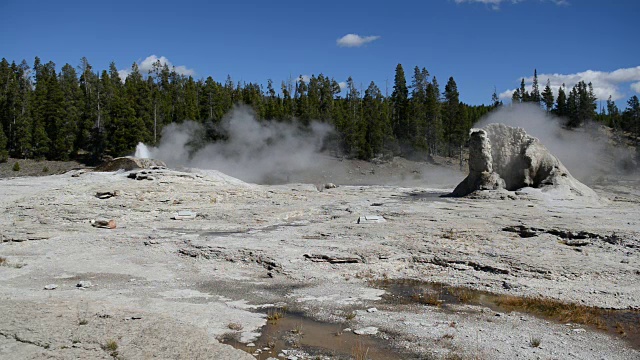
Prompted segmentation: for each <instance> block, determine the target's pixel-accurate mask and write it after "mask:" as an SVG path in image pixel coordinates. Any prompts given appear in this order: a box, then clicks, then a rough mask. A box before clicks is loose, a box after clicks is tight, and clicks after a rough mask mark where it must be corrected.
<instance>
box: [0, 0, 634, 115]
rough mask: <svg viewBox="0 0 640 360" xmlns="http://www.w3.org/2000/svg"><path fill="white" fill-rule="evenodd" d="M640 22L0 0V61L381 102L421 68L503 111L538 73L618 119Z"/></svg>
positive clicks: (452, 6)
mask: <svg viewBox="0 0 640 360" xmlns="http://www.w3.org/2000/svg"><path fill="white" fill-rule="evenodd" d="M639 18H640V1H635V0H608V1H603V0H564V1H563V0H431V1H402V0H396V1H380V2H376V1H347V0H343V1H333V0H325V1H316V2H313V1H301V0H298V1H242V0H237V1H224V2H210V1H189V0H183V1H164V0H158V1H153V2H150V1H134V0H129V1H120V0H114V1H87V0H85V1H75V0H70V1H59V2H54V1H33V0H1V1H0V57H5V58H6V59H7V60H9V61H12V60H15V61H16V62H20V61H21V60H22V59H27V61H28V62H29V63H30V64H31V63H33V59H34V57H35V56H39V57H40V58H41V59H42V60H43V61H45V62H46V61H49V60H52V61H54V62H55V63H56V64H57V69H58V70H59V69H60V68H61V67H62V65H64V64H65V63H70V64H72V65H74V66H77V65H78V64H79V62H80V58H81V57H83V56H86V57H87V58H88V59H89V62H90V63H91V64H92V65H93V67H94V69H106V68H107V67H108V65H109V62H111V61H115V62H116V65H117V66H118V69H122V70H126V69H129V68H130V67H131V65H132V63H133V62H134V61H135V62H138V63H139V64H141V65H143V64H146V63H148V62H150V61H149V60H152V59H154V58H149V57H150V56H156V57H157V58H161V59H163V61H165V60H166V61H169V62H170V63H171V64H172V65H174V66H176V67H177V69H178V70H179V71H181V72H183V73H185V74H193V75H194V77H195V78H201V77H206V76H209V75H210V76H212V77H213V78H214V79H216V80H218V81H224V80H225V79H226V76H227V74H229V75H231V77H232V78H233V80H234V81H245V82H259V83H263V84H266V81H267V79H269V78H271V79H273V80H274V83H275V84H276V85H279V84H280V82H281V81H282V80H285V79H288V78H289V77H290V76H291V77H293V78H296V77H298V76H299V75H311V74H316V75H317V74H319V73H323V74H325V75H328V76H330V77H334V78H335V79H336V80H337V81H340V82H342V81H345V80H346V79H347V77H348V76H352V77H353V78H354V80H355V82H356V83H357V84H362V87H363V88H366V87H367V86H368V84H369V83H370V82H371V81H375V82H376V84H377V85H378V86H379V87H380V89H381V90H382V92H383V93H384V92H385V87H386V84H387V82H388V89H389V90H388V91H389V93H391V91H392V86H393V77H394V69H395V66H396V65H397V64H398V63H401V64H402V65H403V67H404V69H405V72H406V74H407V81H408V82H410V76H411V74H412V69H413V67H414V66H416V65H417V66H420V67H426V68H427V70H429V72H430V73H431V74H432V75H435V76H436V77H437V78H438V80H439V82H440V84H441V89H444V84H445V83H446V81H447V79H448V78H449V76H453V77H454V79H455V80H456V82H457V84H458V89H459V91H460V95H461V100H462V101H464V102H467V103H471V104H481V103H489V102H490V99H491V94H492V92H493V90H494V86H495V87H496V89H497V91H498V93H503V92H504V96H505V97H510V96H508V92H510V91H512V90H513V89H514V88H515V87H517V86H518V85H519V79H520V78H523V77H531V76H532V74H533V69H534V68H537V70H538V73H539V74H540V82H541V84H542V85H544V83H545V82H546V79H547V78H550V79H551V80H552V85H554V87H557V86H558V85H559V84H561V83H562V82H565V83H567V85H569V86H571V85H572V84H573V83H575V82H577V81H579V80H582V79H585V80H587V81H592V82H593V83H594V86H595V88H596V94H597V95H598V97H599V98H600V99H601V100H606V98H607V97H608V95H613V98H614V99H617V102H618V104H619V105H620V106H621V107H624V104H625V103H626V100H627V99H628V98H629V96H631V95H634V94H638V93H640V46H639V43H638V41H639V39H640V35H638V34H639V33H640V31H638V25H637V23H638V19H639ZM348 34H355V35H357V36H353V35H352V36H349V37H347V38H345V39H344V40H345V41H343V42H339V41H338V40H339V39H341V38H343V37H344V36H345V35H348ZM366 40H368V41H366ZM361 42H362V43H361ZM341 45H342V46H341ZM344 45H360V46H351V47H349V46H344ZM145 59H147V61H146V62H145ZM616 70H618V71H617V72H616ZM530 80H531V79H528V81H530Z"/></svg>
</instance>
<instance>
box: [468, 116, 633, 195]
mask: <svg viewBox="0 0 640 360" xmlns="http://www.w3.org/2000/svg"><path fill="white" fill-rule="evenodd" d="M492 123H502V124H505V125H508V126H513V127H520V128H523V129H524V130H525V131H526V132H527V134H529V135H531V136H534V137H536V138H538V139H539V140H540V141H541V142H542V144H543V145H544V146H545V147H546V148H547V149H548V150H549V151H550V152H551V154H553V155H554V156H556V157H557V158H558V159H560V161H562V163H563V164H564V165H565V166H566V167H567V169H568V170H569V172H570V173H571V175H573V176H574V177H575V178H576V179H578V180H580V181H582V182H585V183H591V182H593V180H595V179H596V178H597V177H598V176H601V175H614V174H616V173H618V172H619V171H623V170H625V166H627V164H625V162H626V161H630V160H631V159H632V156H633V153H632V151H631V150H629V149H626V148H624V147H615V146H613V144H611V141H610V140H611V139H610V137H609V135H608V134H607V131H608V130H607V129H606V128H605V127H603V126H601V125H598V124H595V123H592V124H587V125H585V126H584V127H582V128H579V129H574V130H567V129H565V128H563V127H562V126H561V125H562V124H563V123H564V120H563V119H559V118H557V117H555V116H553V115H549V114H547V113H546V112H545V111H544V110H542V109H540V107H539V106H536V105H533V104H515V105H512V106H503V107H502V108H500V109H499V110H497V111H494V112H491V113H489V115H487V116H486V117H485V118H484V119H482V120H480V121H479V122H478V123H477V124H476V125H475V126H474V127H476V128H482V127H484V126H486V125H488V124H492Z"/></svg>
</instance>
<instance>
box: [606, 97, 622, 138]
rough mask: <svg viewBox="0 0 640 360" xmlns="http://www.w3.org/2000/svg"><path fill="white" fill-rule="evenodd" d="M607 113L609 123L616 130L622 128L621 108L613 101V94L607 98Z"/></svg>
mask: <svg viewBox="0 0 640 360" xmlns="http://www.w3.org/2000/svg"><path fill="white" fill-rule="evenodd" d="M607 115H608V124H607V125H609V126H610V127H611V128H613V130H614V131H617V130H620V120H619V117H620V109H618V106H617V105H616V102H615V101H613V99H612V98H611V95H609V98H608V99H607Z"/></svg>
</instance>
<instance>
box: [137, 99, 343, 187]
mask: <svg viewBox="0 0 640 360" xmlns="http://www.w3.org/2000/svg"><path fill="white" fill-rule="evenodd" d="M206 130H207V129H206V128H205V127H204V126H203V125H201V124H199V123H196V122H193V121H187V122H184V123H181V124H176V123H174V124H171V125H169V126H167V127H165V128H164V129H163V131H162V140H161V142H160V144H159V145H158V147H155V148H150V149H149V150H148V154H145V153H144V149H145V148H146V147H144V145H143V146H140V145H139V148H136V156H138V155H140V156H144V155H147V157H151V158H154V159H159V160H162V161H164V162H165V163H166V164H167V165H168V166H170V167H174V168H175V167H192V168H200V169H215V170H218V171H222V172H224V173H225V174H229V175H231V176H234V177H237V178H239V179H242V180H244V181H249V182H255V183H272V182H283V181H287V180H288V177H289V175H291V174H294V173H296V172H303V171H306V170H307V169H310V168H317V167H318V166H319V165H320V164H321V163H322V162H323V161H324V160H323V157H322V156H321V155H320V154H319V152H320V150H321V148H322V145H323V140H324V139H325V137H326V136H327V135H328V134H329V133H330V132H331V131H332V127H331V126H330V125H327V124H323V123H312V124H311V125H310V127H309V128H301V127H298V126H296V125H295V124H291V123H285V122H277V121H264V122H261V121H258V120H256V117H255V115H254V114H253V112H252V111H251V110H250V109H249V108H247V107H237V108H235V109H233V110H232V111H231V112H230V113H229V114H228V115H227V116H225V117H224V118H223V120H222V121H221V123H220V124H218V125H217V126H216V129H215V130H216V132H217V133H219V134H223V135H224V138H225V139H222V140H218V141H216V142H210V143H203V142H202V140H203V135H204V133H205V131H206Z"/></svg>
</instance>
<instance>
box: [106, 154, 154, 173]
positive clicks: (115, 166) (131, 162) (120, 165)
mask: <svg viewBox="0 0 640 360" xmlns="http://www.w3.org/2000/svg"><path fill="white" fill-rule="evenodd" d="M166 167H167V165H166V164H165V163H164V162H162V161H160V160H154V159H142V158H137V157H133V156H125V157H119V158H115V159H112V160H109V161H106V162H105V163H103V164H101V165H100V166H98V167H96V169H95V171H105V172H106V171H118V170H124V171H131V170H134V169H153V168H166Z"/></svg>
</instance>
